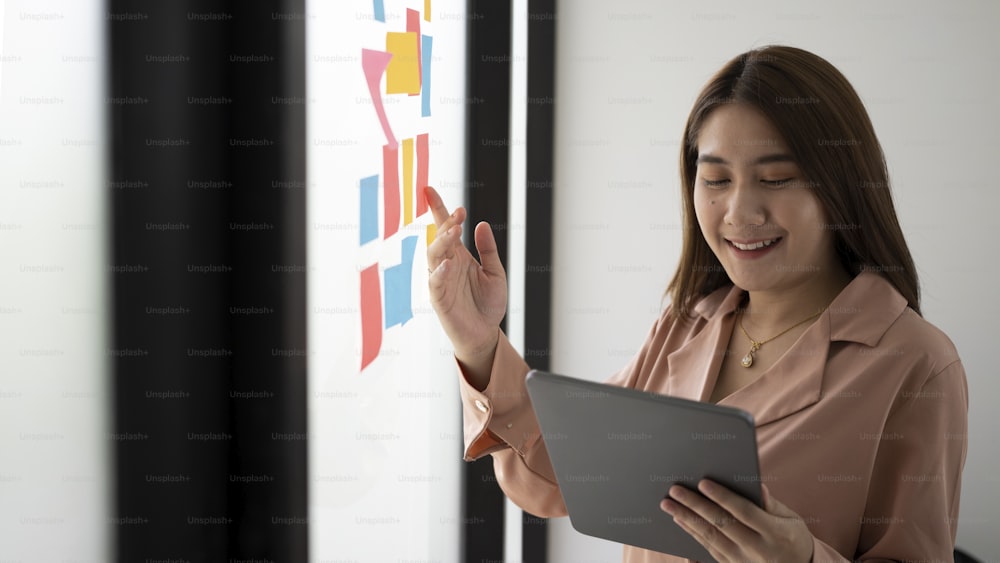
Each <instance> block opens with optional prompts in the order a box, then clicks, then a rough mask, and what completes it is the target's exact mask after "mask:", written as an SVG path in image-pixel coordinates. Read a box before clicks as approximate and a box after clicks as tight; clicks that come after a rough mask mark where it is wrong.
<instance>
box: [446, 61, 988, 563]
mask: <svg viewBox="0 0 1000 563" xmlns="http://www.w3.org/2000/svg"><path fill="white" fill-rule="evenodd" d="M868 185H879V186H888V185H889V184H888V174H887V172H886V165H885V159H884V157H883V154H882V150H881V148H880V146H879V143H878V140H877V138H876V137H875V134H874V129H873V127H872V124H871V121H870V120H869V118H868V116H867V113H866V112H865V110H864V107H863V105H862V103H861V101H860V99H859V98H858V96H857V94H856V93H855V91H854V89H853V88H852V87H851V86H850V84H849V83H848V82H847V80H846V79H845V78H844V77H843V75H841V74H840V72H839V71H837V70H836V69H835V68H834V67H833V66H832V65H831V64H829V63H828V62H827V61H825V60H824V59H822V58H820V57H818V56H816V55H814V54H812V53H809V52H807V51H804V50H801V49H796V48H791V47H780V46H778V47H765V48H761V49H757V50H754V51H750V52H748V53H745V54H743V55H740V56H738V57H736V58H734V59H733V60H731V61H730V62H729V63H727V64H726V65H725V66H724V67H723V69H722V70H721V71H719V72H718V73H717V74H716V75H715V77H713V78H712V79H711V80H710V81H709V83H708V85H707V86H706V87H705V88H704V89H703V90H702V92H701V94H700V95H699V96H698V99H697V101H696V102H695V104H694V109H693V110H692V112H691V114H690V116H689V118H688V123H687V126H686V127H685V133H684V141H683V144H682V147H681V191H682V194H683V195H682V199H683V210H684V227H685V228H684V229H683V237H684V240H683V254H682V257H681V260H680V265H679V266H678V269H677V273H676V274H675V276H674V279H673V281H672V282H671V283H670V285H669V287H668V294H669V296H670V297H671V304H670V306H669V307H668V308H667V309H666V310H665V311H664V312H663V313H662V315H661V316H660V318H659V319H658V320H657V322H656V323H655V324H654V326H653V327H652V329H651V330H650V332H649V333H648V335H647V338H646V341H645V343H644V344H643V346H642V347H641V349H640V350H639V352H638V353H637V354H636V355H635V356H634V357H633V358H632V360H631V361H630V362H629V363H628V364H627V365H626V366H625V367H624V368H622V369H621V370H620V371H618V372H617V373H616V374H615V375H614V376H612V377H611V379H610V380H609V383H611V384H614V385H621V386H625V387H630V388H635V389H640V390H643V391H647V392H652V393H660V394H667V395H673V396H677V397H683V398H688V399H694V400H699V401H705V402H714V403H720V404H724V405H728V406H731V407H737V408H740V409H742V410H744V411H747V412H748V413H750V414H751V415H752V416H753V419H754V422H755V426H756V434H757V443H758V450H759V455H760V471H761V476H760V478H761V481H763V482H765V483H766V485H765V486H764V488H763V489H764V501H763V503H762V506H757V505H755V504H753V503H751V502H749V501H747V500H746V499H744V498H742V497H740V496H738V495H736V494H735V493H733V492H732V491H729V490H727V489H725V488H724V487H721V486H720V485H718V484H717V483H714V482H712V481H709V480H702V481H701V482H700V483H699V485H698V490H697V492H695V491H691V490H687V489H685V488H683V487H681V486H678V485H673V486H669V484H666V485H665V489H666V490H665V491H664V494H665V495H666V496H667V497H668V498H664V499H650V500H651V501H654V500H655V501H659V500H662V502H661V504H660V506H661V508H662V509H663V511H664V512H666V513H668V514H670V515H671V516H673V518H674V521H675V522H676V523H677V524H678V525H679V526H681V527H682V528H683V529H684V530H686V531H687V532H688V533H689V534H690V535H691V536H692V537H694V538H695V539H696V540H697V541H698V542H699V543H701V544H702V545H703V546H704V547H705V548H706V549H707V550H708V552H709V553H710V554H711V555H712V556H713V557H714V558H715V559H716V560H718V561H764V560H777V561H802V562H805V561H816V562H819V561H849V560H865V559H880V560H886V559H888V560H916V559H921V560H926V559H930V560H950V559H951V557H952V551H953V549H954V542H955V534H956V528H957V518H958V504H959V496H960V490H961V476H962V469H963V466H964V462H965V454H966V438H965V437H966V432H967V410H968V392H967V386H966V378H965V371H964V368H963V367H962V363H961V361H960V360H959V357H958V353H957V352H956V350H955V347H954V345H953V344H952V343H951V341H950V340H949V339H948V337H947V336H945V335H944V334H943V333H942V332H941V331H939V330H938V329H937V328H935V327H934V326H933V325H931V324H930V323H928V322H927V321H926V320H924V319H923V318H922V317H921V315H920V312H919V311H920V304H919V296H918V292H917V275H916V271H915V268H914V265H913V260H912V259H911V257H910V252H909V250H908V248H907V245H906V242H905V240H904V238H903V235H902V232H901V230H900V228H899V223H898V221H897V219H896V213H895V209H894V206H893V202H892V199H891V196H890V195H889V191H888V190H885V189H880V190H872V189H867V188H866V187H865V186H868ZM428 197H429V203H430V207H431V209H432V211H433V214H434V219H435V222H436V223H437V227H438V233H439V236H438V237H437V238H436V239H435V241H434V242H433V243H432V244H431V245H430V246H429V248H428V253H427V258H428V265H429V266H430V268H431V269H432V270H433V273H432V274H431V276H430V280H429V284H430V293H431V302H432V305H433V306H434V309H435V312H436V313H437V315H438V317H439V318H440V320H441V323H442V325H443V327H444V329H445V332H446V333H447V334H448V335H449V337H450V338H451V340H452V343H453V344H454V347H455V356H456V359H457V360H458V368H459V371H460V377H459V385H460V390H461V395H462V398H463V416H464V421H465V448H466V449H465V458H466V459H467V460H473V459H478V458H480V457H482V456H484V455H487V454H490V455H492V456H493V461H494V465H495V467H496V475H497V479H498V482H499V484H500V485H501V487H502V488H503V490H504V492H505V493H506V494H507V496H508V497H510V499H511V500H513V501H514V502H515V503H517V504H518V505H519V506H521V507H522V508H524V509H525V510H527V511H529V512H531V513H532V514H536V515H540V516H561V515H566V513H567V509H566V506H565V504H564V503H563V500H562V496H561V493H560V489H559V484H558V482H557V480H556V478H555V475H554V472H553V469H552V467H551V464H550V461H549V458H548V454H547V451H546V448H545V445H544V440H543V438H542V435H541V433H540V430H539V428H538V424H537V421H536V419H535V417H534V415H533V413H532V410H531V405H530V404H529V403H528V401H527V399H526V392H525V383H524V376H525V374H526V373H527V372H528V370H529V366H528V364H527V363H526V362H525V360H524V359H522V357H521V356H520V355H518V353H517V352H516V351H515V350H514V348H513V347H512V346H511V344H510V342H509V341H508V340H507V338H506V336H505V335H504V334H503V332H502V331H500V330H499V329H498V323H499V322H500V319H501V318H502V317H503V313H504V311H505V309H506V298H507V293H506V291H507V285H506V273H505V270H504V268H503V265H502V264H501V263H500V259H499V258H498V255H497V252H496V243H495V240H494V238H493V234H492V230H491V229H490V228H488V225H486V224H485V223H480V224H479V225H477V227H476V229H475V231H474V238H475V242H476V247H477V249H478V250H479V254H480V256H481V258H482V262H481V263H479V262H478V261H477V260H476V259H475V258H473V257H472V255H471V254H470V253H469V251H468V250H466V249H465V247H464V246H462V243H461V239H460V234H461V225H462V223H463V222H464V221H465V219H466V215H467V214H466V212H465V210H464V209H463V208H461V207H460V208H458V209H456V210H455V211H454V212H453V213H450V212H449V210H448V209H447V208H446V206H445V204H444V202H443V200H442V199H441V198H440V196H438V195H437V193H436V192H434V191H433V190H429V191H428ZM851 225H856V226H857V227H858V228H857V229H854V228H841V226H851ZM594 416H595V417H600V416H601V413H600V410H599V408H597V405H595V411H594ZM612 422H613V421H611V420H609V421H608V423H609V427H611V426H612V424H611V423H612ZM667 487H669V488H667ZM624 560H625V561H627V562H640V561H642V562H653V561H657V562H660V561H662V562H667V561H677V560H678V558H676V557H673V556H670V555H667V554H662V553H656V552H652V551H647V550H644V549H640V548H637V547H633V546H625V548H624Z"/></svg>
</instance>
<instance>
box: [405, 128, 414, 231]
mask: <svg viewBox="0 0 1000 563" xmlns="http://www.w3.org/2000/svg"><path fill="white" fill-rule="evenodd" d="M412 222H413V139H403V225H409V224H410V223H412Z"/></svg>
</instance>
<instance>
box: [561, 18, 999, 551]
mask: <svg viewBox="0 0 1000 563" xmlns="http://www.w3.org/2000/svg"><path fill="white" fill-rule="evenodd" d="M998 24H1000V4H997V3H995V2H989V1H986V0H983V1H978V2H955V3H945V2H938V3H934V4H931V3H924V2H921V3H919V6H918V5H914V3H911V2H903V1H899V0H896V1H891V2H879V3H877V4H873V3H870V2H866V1H864V0H850V1H846V2H824V3H811V4H809V5H808V6H806V5H800V4H799V3H794V2H778V1H774V0H772V1H768V2H753V3H747V2H739V1H736V0H725V1H720V2H714V3H712V5H711V6H704V5H703V3H694V2H670V3H666V2H660V1H658V0H649V1H638V0H619V1H617V2H614V3H606V2H597V1H596V0H587V1H573V2H569V1H565V2H562V3H561V4H560V7H559V14H558V20H557V47H556V52H557V56H558V61H557V69H558V70H557V76H556V98H557V103H556V111H557V114H556V168H555V187H556V189H555V198H556V201H555V209H556V216H555V241H554V245H555V258H554V261H553V265H552V272H553V277H554V283H555V291H554V293H553V295H554V300H553V304H552V307H553V316H554V328H553V330H554V335H553V350H552V353H553V356H552V369H553V370H554V371H557V372H562V373H567V374H571V375H574V376H578V377H587V378H592V379H595V380H601V379H604V378H605V377H607V376H608V375H610V374H611V373H612V372H614V371H616V370H617V369H618V368H620V367H621V366H622V365H623V364H624V363H625V362H626V361H627V360H628V359H629V358H630V357H631V356H632V354H634V352H635V350H636V349H637V348H638V346H639V345H640V344H641V343H642V340H643V338H644V336H645V334H646V332H647V331H648V329H649V327H650V326H651V323H652V322H653V320H654V319H655V317H656V315H657V313H658V311H659V310H660V302H661V296H662V293H663V290H664V288H665V287H666V284H667V282H668V281H669V279H670V276H671V275H672V273H673V270H674V268H675V266H676V264H677V260H678V258H679V253H680V240H681V236H680V231H679V229H678V225H679V223H680V191H679V179H678V166H677V161H678V150H679V144H678V141H679V139H680V135H681V131H682V128H683V126H684V120H685V119H686V117H687V114H688V112H689V111H690V109H691V104H692V102H693V100H694V97H695V96H696V95H697V93H698V91H699V90H700V88H701V87H702V85H703V84H704V83H705V81H706V80H707V79H708V78H709V77H710V76H711V75H712V74H713V73H714V72H715V71H716V70H718V68H719V67H721V66H722V65H723V64H724V63H725V62H726V61H727V60H729V59H730V58H732V57H733V56H735V55H737V54H739V53H741V52H743V51H745V50H747V49H749V48H752V47H757V46H762V45H766V44H771V43H783V44H789V45H793V46H797V47H802V48H805V49H808V50H811V51H813V52H815V53H817V54H819V55H821V56H823V57H824V58H826V59H827V60H829V61H831V62H832V63H833V64H834V65H836V66H837V67H838V68H839V69H840V70H841V71H842V72H844V74H845V75H846V76H847V78H848V79H849V80H851V82H852V83H853V84H854V86H855V88H856V89H857V90H858V91H859V93H860V94H861V96H862V98H863V99H864V100H865V102H866V104H867V107H868V110H869V112H870V114H871V116H872V119H873V121H874V123H875V127H876V131H877V132H878V134H879V138H880V140H881V142H882V144H883V147H884V149H885V152H886V157H887V159H888V162H889V166H890V173H891V175H892V180H893V182H894V190H895V191H894V194H895V198H896V205H897V210H898V213H899V216H900V220H901V222H902V225H903V229H904V232H905V234H906V236H907V240H908V242H909V244H910V248H911V250H912V252H913V254H914V258H915V260H916V262H917V265H918V268H919V272H920V276H921V284H922V290H923V308H924V314H925V317H926V318H927V319H929V320H930V321H931V322H933V323H935V324H936V325H937V326H939V327H940V328H942V329H943V330H944V331H945V332H947V333H948V334H949V335H950V336H951V338H952V340H954V341H955V343H956V345H957V346H958V349H959V352H960V354H961V355H962V359H963V362H964V364H965V368H966V371H967V374H968V380H969V390H970V431H969V455H968V460H967V465H966V470H965V475H964V483H963V489H964V490H963V495H962V511H961V520H960V524H959V531H958V544H959V545H960V546H963V547H964V548H966V549H967V550H969V551H970V552H972V553H973V554H978V555H979V556H980V557H982V558H984V559H987V558H990V557H996V556H997V554H998V553H1000V538H998V537H997V535H996V530H997V529H998V528H1000V513H998V509H997V508H996V507H997V506H1000V451H998V450H997V449H996V448H995V447H992V446H993V445H992V442H993V439H994V436H993V433H994V432H995V429H996V420H997V416H996V414H995V410H994V408H995V406H994V405H993V403H992V400H993V399H994V398H996V397H997V396H998V394H1000V381H998V380H997V377H996V376H997V374H998V371H997V369H996V368H995V367H992V366H993V362H991V361H990V360H992V359H993V357H992V352H993V350H994V349H995V348H996V345H995V344H994V341H995V339H994V338H992V337H991V336H990V335H991V334H993V333H994V332H996V330H995V327H996V325H997V319H1000V305H998V302H997V300H996V299H995V298H994V295H995V289H994V288H995V286H996V279H997V276H998V274H1000V269H998V267H997V261H996V256H997V252H996V250H995V249H994V248H993V245H994V244H993V242H992V241H993V239H995V236H996V235H995V232H994V230H993V228H994V227H995V225H996V224H997V219H996V212H997V209H1000V191H998V190H997V189H996V187H995V185H994V184H995V179H996V177H997V171H996V170H995V169H994V166H995V164H996V161H997V152H998V149H1000V110H998V108H997V105H996V101H995V99H994V98H995V94H996V92H997V91H998V89H1000V44H998V41H997V39H996V27H997V25H998ZM608 288H612V289H611V290H609V289H608ZM594 343H600V345H595V344H594ZM550 529H551V536H550V540H549V542H550V544H549V545H550V554H551V559H550V561H553V562H555V563H558V562H563V561H566V562H570V561H572V562H574V563H582V562H588V561H589V562H597V561H602V562H603V561H620V558H621V548H620V547H619V546H618V545H616V544H612V543H610V542H605V541H602V540H597V539H593V538H590V537H587V536H583V535H581V534H578V533H577V532H575V531H574V530H572V528H571V527H570V525H569V521H568V520H567V519H559V520H557V521H553V523H552V526H551V528H550Z"/></svg>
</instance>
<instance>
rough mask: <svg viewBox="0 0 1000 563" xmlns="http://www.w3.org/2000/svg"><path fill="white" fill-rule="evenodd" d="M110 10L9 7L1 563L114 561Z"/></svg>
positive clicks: (1, 254)
mask: <svg viewBox="0 0 1000 563" xmlns="http://www.w3.org/2000/svg"><path fill="white" fill-rule="evenodd" d="M104 8H105V7H104V5H103V3H102V2H98V1H95V0H86V1H75V2H53V1H43V2H38V1H34V0H31V1H29V0H22V1H13V0H8V1H7V2H3V1H0V13H2V14H3V16H2V17H0V28H3V31H2V33H0V61H2V62H0V75H2V77H0V80H2V83H0V561H20V562H24V563H28V562H36V561H37V562H43V561H44V562H47V561H80V562H88V563H90V562H92V563H98V562H104V561H111V560H112V557H111V549H110V540H111V535H110V534H111V530H112V526H111V525H110V523H109V520H108V517H109V515H110V498H111V497H110V494H109V493H110V487H109V482H110V479H109V474H110V463H109V457H108V456H109V453H110V451H111V445H112V444H113V443H114V442H113V441H112V440H111V439H110V438H111V436H109V432H110V427H109V424H110V420H109V417H108V416H107V413H108V409H109V408H110V405H111V403H110V401H109V400H108V399H109V380H108V377H107V376H108V372H107V367H108V358H109V352H110V351H109V350H108V340H107V328H106V327H107V322H106V321H107V318H108V300H107V296H106V290H105V282H107V281H108V280H109V279H110V276H109V275H108V274H107V269H106V265H107V264H108V257H107V253H106V251H105V245H106V237H107V230H106V225H107V212H106V204H107V186H106V174H105V164H104V163H105V157H106V155H105V150H104V138H105V135H104V129H103V127H104V117H105V111H104V108H105V99H104V98H105V92H104V76H103V73H104V64H103V63H104V61H105V53H104V30H105V25H104V22H105V20H104V16H105V14H106V12H105V11H104Z"/></svg>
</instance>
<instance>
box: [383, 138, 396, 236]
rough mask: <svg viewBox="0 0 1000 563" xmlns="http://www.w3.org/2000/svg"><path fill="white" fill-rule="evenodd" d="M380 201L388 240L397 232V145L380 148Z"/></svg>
mask: <svg viewBox="0 0 1000 563" xmlns="http://www.w3.org/2000/svg"><path fill="white" fill-rule="evenodd" d="M382 178H384V182H383V184H382V196H383V197H382V201H383V208H384V209H385V228H384V231H385V234H384V235H383V236H382V238H389V237H391V236H392V235H394V234H396V231H398V230H399V145H397V146H395V147H390V146H389V145H383V146H382Z"/></svg>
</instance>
